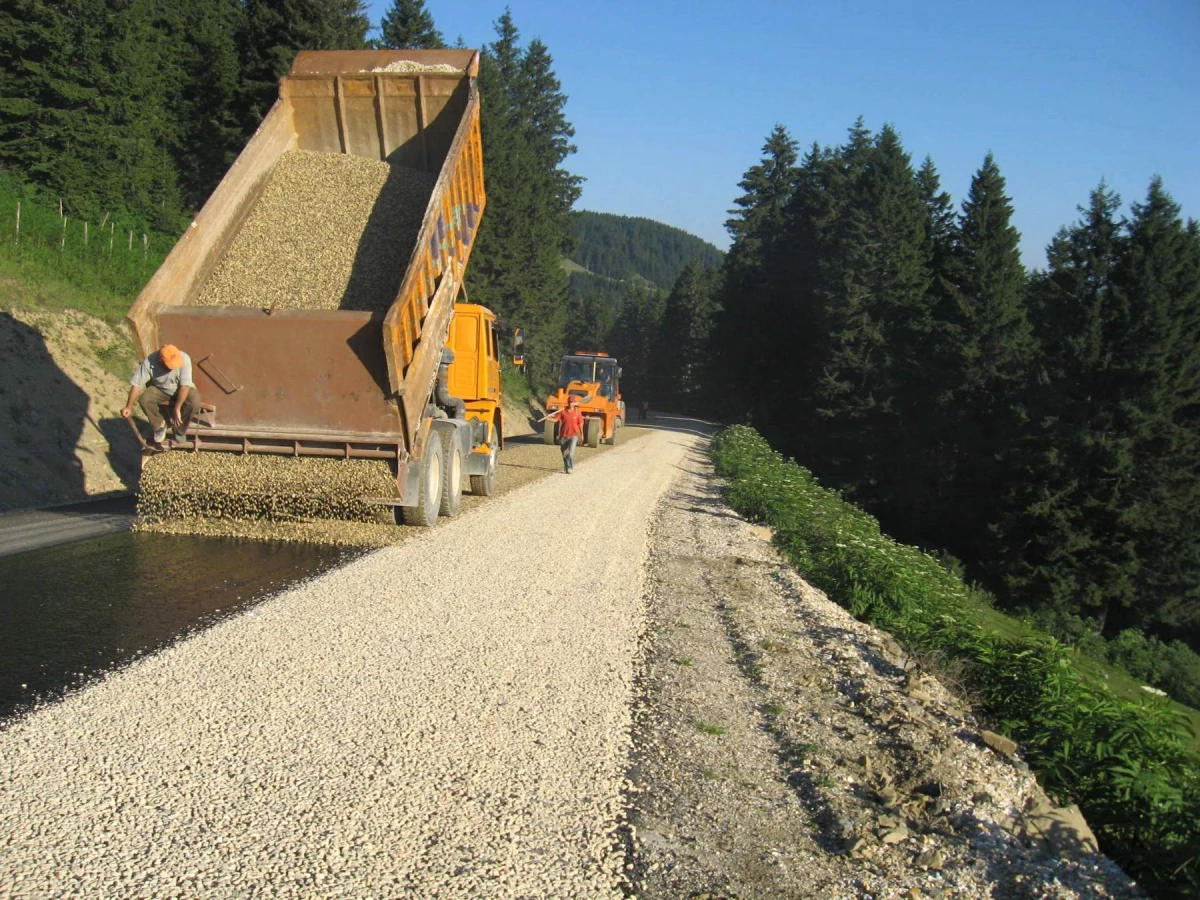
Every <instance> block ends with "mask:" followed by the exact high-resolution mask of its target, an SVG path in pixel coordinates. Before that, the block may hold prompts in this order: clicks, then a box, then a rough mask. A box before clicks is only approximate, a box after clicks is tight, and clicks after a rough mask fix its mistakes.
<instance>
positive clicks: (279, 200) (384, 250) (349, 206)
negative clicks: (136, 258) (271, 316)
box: [195, 150, 437, 312]
mask: <svg viewBox="0 0 1200 900" xmlns="http://www.w3.org/2000/svg"><path fill="white" fill-rule="evenodd" d="M436 181H437V175H436V174H435V173H430V172H421V171H418V170H416V169H408V168H405V167H403V166H392V165H389V164H388V163H385V162H380V161H378V160H371V159H366V158H364V157H361V156H352V155H349V154H344V153H314V152H311V151H307V150H291V151H289V152H287V153H285V154H283V156H281V157H280V159H279V162H277V163H276V164H275V169H274V171H273V172H272V173H271V175H270V180H269V181H268V182H267V185H266V187H265V188H264V190H263V193H262V196H261V197H260V198H259V200H258V202H257V203H256V204H255V205H254V208H253V209H252V210H251V212H250V215H249V216H248V217H247V218H246V221H245V223H244V224H243V225H242V227H241V229H240V230H239V231H238V233H237V235H236V236H235V237H234V239H233V242H232V243H231V244H230V246H229V249H228V251H227V252H226V253H225V255H224V256H223V257H222V258H221V260H220V262H219V263H218V264H217V266H216V268H215V269H214V270H213V273H212V275H211V276H210V277H209V279H208V281H207V282H206V283H205V285H204V287H203V288H202V289H201V290H200V293H199V295H198V296H197V298H196V300H195V304H196V305H197V306H248V307H261V308H263V309H269V308H272V307H274V308H277V309H353V310H366V311H370V312H376V311H381V310H386V309H387V308H388V307H389V306H390V305H391V304H392V301H393V300H395V299H396V294H397V292H398V291H399V290H400V282H401V279H402V278H403V276H404V269H405V266H406V265H407V264H408V259H409V256H411V254H412V251H413V247H414V245H415V243H416V240H417V235H418V233H419V232H420V230H421V222H422V220H423V217H424V214H425V208H426V206H427V205H428V204H429V198H430V196H431V195H432V193H433V186H434V183H435V182H436Z"/></svg>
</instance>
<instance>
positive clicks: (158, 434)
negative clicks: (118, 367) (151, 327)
mask: <svg viewBox="0 0 1200 900" xmlns="http://www.w3.org/2000/svg"><path fill="white" fill-rule="evenodd" d="M139 395H140V398H141V399H140V400H139ZM134 401H137V402H138V405H139V406H141V408H142V412H144V413H145V414H146V418H147V419H149V420H150V426H151V427H152V428H153V429H154V443H153V446H154V449H156V450H165V449H166V447H164V446H163V441H164V440H166V437H167V422H168V421H169V422H170V423H171V426H172V429H173V431H174V437H175V440H177V441H181V440H183V439H184V438H185V437H186V431H187V425H188V422H190V421H191V420H192V414H193V413H194V412H195V411H196V410H197V409H198V408H199V406H200V392H199V391H198V390H196V385H195V384H193V383H192V358H191V357H190V356H188V355H187V354H186V353H184V352H183V351H182V350H180V349H179V348H178V347H176V346H175V345H174V344H164V345H163V346H162V347H161V348H160V349H158V350H155V351H154V352H153V353H151V354H150V355H149V356H147V357H146V358H145V359H144V360H142V364H141V365H140V366H138V367H137V369H136V370H134V373H133V377H132V378H130V379H129V399H128V400H127V401H126V402H125V408H124V409H122V410H121V415H122V416H123V417H124V418H126V419H128V418H129V417H130V415H132V414H133V404H134Z"/></svg>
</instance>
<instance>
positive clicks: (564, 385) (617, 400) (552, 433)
mask: <svg viewBox="0 0 1200 900" xmlns="http://www.w3.org/2000/svg"><path fill="white" fill-rule="evenodd" d="M571 396H574V397H577V398H578V400H579V409H580V411H581V412H582V413H583V442H584V443H585V444H587V446H589V447H598V446H600V442H601V441H604V442H605V443H608V444H615V443H616V442H617V433H618V431H619V430H620V428H621V427H622V426H623V425H624V424H625V422H626V421H627V419H626V417H625V401H624V400H622V399H621V367H620V366H619V365H617V361H616V359H614V358H613V357H611V356H609V355H608V354H607V353H600V352H598V351H592V350H577V351H576V352H575V353H572V354H568V355H567V356H564V357H563V358H562V360H561V361H560V363H559V368H558V390H557V391H556V392H555V393H553V394H551V395H550V396H549V397H548V398H547V399H546V413H547V414H550V413H554V412H557V411H558V410H560V409H563V408H565V407H566V405H567V398H568V397H571ZM543 437H544V439H545V442H546V443H547V444H553V443H554V442H555V441H556V440H557V437H558V421H557V420H556V419H547V420H546V424H545V430H544V431H543Z"/></svg>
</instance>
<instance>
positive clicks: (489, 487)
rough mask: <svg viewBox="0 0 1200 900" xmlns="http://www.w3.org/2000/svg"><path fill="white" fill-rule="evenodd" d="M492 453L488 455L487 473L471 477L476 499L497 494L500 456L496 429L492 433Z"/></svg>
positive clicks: (472, 491)
mask: <svg viewBox="0 0 1200 900" xmlns="http://www.w3.org/2000/svg"><path fill="white" fill-rule="evenodd" d="M492 435H493V437H492V452H491V453H489V454H488V467H487V471H486V472H485V473H484V474H482V475H472V476H471V493H472V494H474V495H475V496H476V497H490V496H492V495H493V494H495V493H496V464H497V457H498V456H499V455H500V454H499V451H498V450H497V449H496V438H495V429H493V431H492Z"/></svg>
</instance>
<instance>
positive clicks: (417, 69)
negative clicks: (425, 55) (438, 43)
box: [371, 59, 462, 75]
mask: <svg viewBox="0 0 1200 900" xmlns="http://www.w3.org/2000/svg"><path fill="white" fill-rule="evenodd" d="M371 71H372V72H399V73H401V74H404V75H426V74H428V75H434V74H451V75H461V74H462V69H460V68H459V67H458V66H452V65H450V64H449V63H437V64H436V65H423V64H421V63H416V62H409V61H408V60H405V59H401V60H398V61H396V62H392V63H388V64H387V65H386V66H379V67H378V68H375V69H372V70H371Z"/></svg>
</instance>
